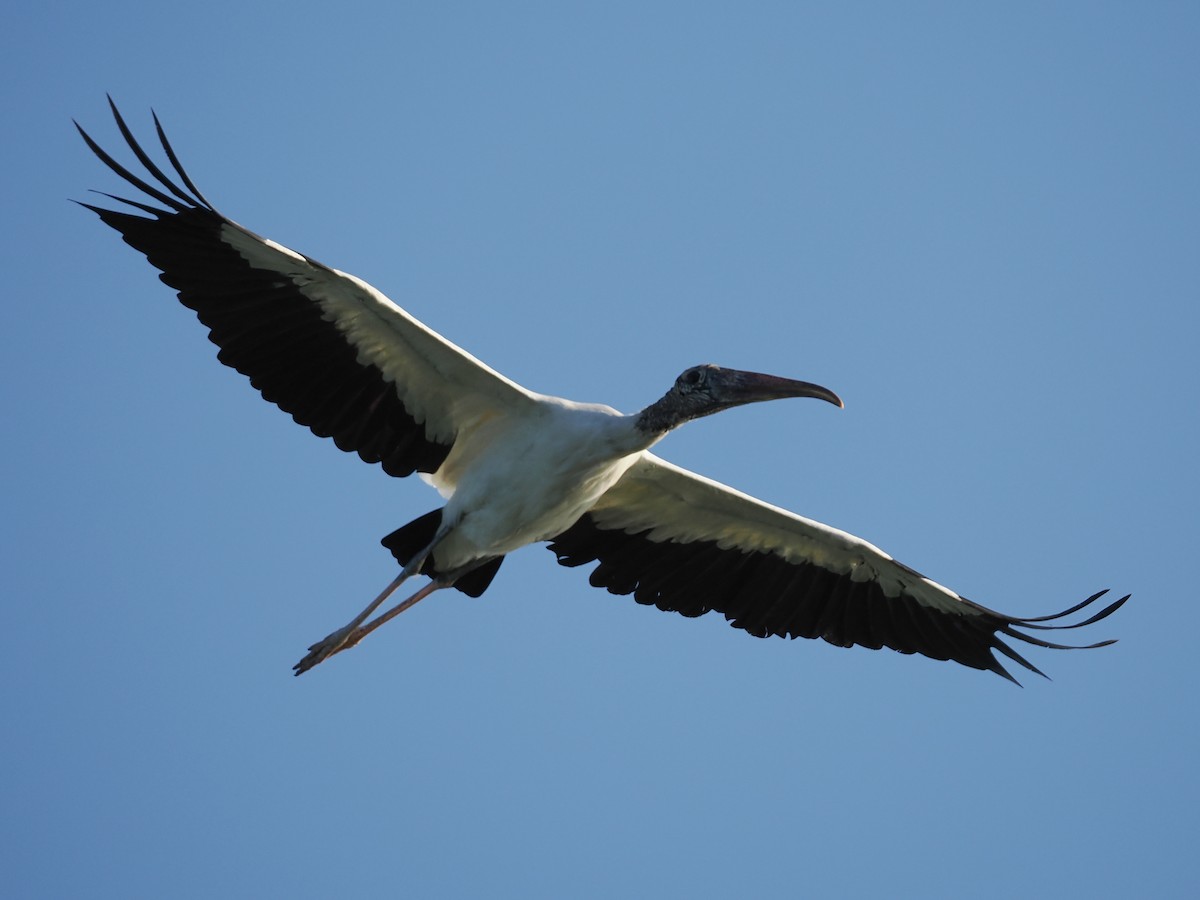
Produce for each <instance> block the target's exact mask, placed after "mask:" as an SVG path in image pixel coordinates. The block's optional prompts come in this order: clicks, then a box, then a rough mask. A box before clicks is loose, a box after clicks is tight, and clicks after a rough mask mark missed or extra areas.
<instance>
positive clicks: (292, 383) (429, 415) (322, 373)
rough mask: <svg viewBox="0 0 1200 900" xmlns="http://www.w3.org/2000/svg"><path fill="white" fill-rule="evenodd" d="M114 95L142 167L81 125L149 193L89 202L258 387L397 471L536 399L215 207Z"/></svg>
mask: <svg viewBox="0 0 1200 900" xmlns="http://www.w3.org/2000/svg"><path fill="white" fill-rule="evenodd" d="M109 103H110V105H111V106H112V111H113V116H114V117H115V118H116V121H117V127H118V128H119V129H120V131H121V134H122V136H123V137H124V138H125V141H126V143H127V144H128V145H129V148H130V149H131V150H132V151H133V154H134V156H136V157H137V160H138V161H139V163H141V165H142V166H143V167H144V169H145V173H146V179H143V178H141V177H138V176H137V175H135V174H133V173H132V172H130V171H129V170H128V169H126V168H125V167H123V166H122V165H121V164H120V163H118V162H116V161H115V160H114V159H113V158H112V157H111V156H109V155H108V154H107V153H106V152H105V151H104V150H102V149H101V148H100V146H99V145H98V144H97V143H96V142H95V141H93V140H92V139H91V137H89V136H88V135H87V133H86V132H84V130H83V129H82V128H79V126H78V124H76V127H77V128H79V133H80V134H81V135H82V136H83V139H84V140H85V141H86V142H87V145H88V146H89V147H90V148H91V149H92V150H93V152H95V154H96V155H97V156H98V157H99V158H100V159H101V160H102V161H103V162H104V163H105V164H106V165H107V166H108V167H109V168H110V169H112V170H113V171H114V172H116V173H117V174H118V175H120V176H121V177H122V178H124V179H125V180H126V181H127V182H129V183H130V184H131V185H133V186H134V187H135V188H137V189H138V190H140V191H141V192H142V193H143V194H144V195H145V196H144V197H143V198H142V199H141V200H128V199H125V198H123V197H115V196H113V195H111V194H105V196H107V197H109V198H110V199H112V200H116V201H118V202H121V203H124V204H126V205H127V206H130V207H133V208H134V209H136V210H139V211H140V212H142V213H145V214H146V215H135V214H133V213H131V212H128V211H124V210H114V209H105V208H101V207H97V206H92V205H91V204H83V205H84V206H86V207H87V208H88V209H91V210H93V211H94V212H96V213H97V214H99V216H100V218H101V219H103V220H104V222H106V223H107V224H108V225H111V226H112V227H113V228H115V229H116V230H117V231H119V232H120V233H121V235H122V236H123V237H124V239H125V241H126V243H128V244H130V245H131V246H133V247H135V248H136V249H138V250H140V251H141V252H142V253H144V254H146V258H147V259H149V261H150V263H151V264H152V265H154V266H155V267H156V268H158V269H160V270H161V271H162V275H161V276H160V278H161V279H162V281H164V282H165V283H167V284H168V285H170V286H171V287H173V288H175V289H176V290H177V291H178V292H179V299H180V300H181V301H182V302H183V303H184V305H185V306H188V307H190V308H191V309H193V310H195V311H196V315H197V316H198V318H199V319H200V321H201V322H203V323H204V324H205V325H206V326H207V327H208V328H209V337H210V339H211V340H212V341H213V343H215V344H216V345H217V346H218V347H220V348H221V350H220V353H218V359H220V360H221V362H223V363H225V364H226V365H228V366H232V367H233V368H235V369H237V370H238V371H239V372H241V373H243V374H244V375H247V376H249V378H250V382H251V384H252V385H253V386H254V387H255V388H257V389H258V390H259V391H260V392H261V393H262V395H263V397H264V398H265V399H267V400H269V401H271V402H272V403H275V404H277V405H278V406H279V407H280V409H283V410H284V411H286V412H289V413H291V414H292V417H293V418H294V419H295V420H296V421H297V422H299V423H300V424H302V425H306V426H308V427H309V428H311V429H312V430H313V432H314V433H316V434H317V435H319V436H321V437H331V438H333V440H334V442H335V443H336V444H337V446H338V447H340V448H341V449H343V450H347V451H356V452H357V453H358V454H359V455H360V456H361V457H362V458H363V459H364V460H366V461H367V462H378V463H381V464H382V465H383V468H384V470H385V471H386V472H388V474H390V475H397V476H403V475H409V474H411V473H412V472H413V471H421V472H434V471H436V470H437V469H438V467H439V466H440V465H441V464H442V462H443V461H444V460H445V458H446V456H447V455H448V453H449V452H450V448H451V447H452V446H453V444H454V440H455V437H456V436H457V435H458V433H459V432H460V431H461V430H463V429H464V428H466V427H469V425H470V424H471V423H473V422H475V421H478V420H479V419H480V418H481V417H483V416H486V415H495V414H504V413H505V412H519V411H520V410H522V409H527V408H529V406H530V405H532V404H535V403H536V399H535V398H536V395H534V394H532V393H531V392H529V391H527V390H525V389H524V388H522V387H521V386H520V385H518V384H516V383H514V382H512V381H510V380H508V379H507V378H505V377H504V376H502V375H500V374H499V373H497V372H495V371H493V370H492V369H490V368H488V367H487V366H486V365H484V364H483V363H481V362H480V361H479V360H477V359H475V358H474V357H473V356H471V355H470V354H469V353H467V352H466V351H464V350H462V349H460V348H458V347H456V346H455V345H454V344H452V343H450V342H449V341H447V340H446V339H445V338H443V337H442V336H440V335H439V334H437V333H435V332H434V331H432V330H430V329H429V328H426V327H425V326H424V325H422V324H421V323H420V322H418V321H417V320H416V319H414V318H413V317H412V316H410V315H409V314H408V313H406V312H405V311H404V310H402V309H401V308H400V307H399V306H397V305H396V304H395V303H393V302H392V301H391V300H389V299H388V298H387V297H385V296H384V295H383V294H381V293H380V292H379V291H377V290H376V289H375V288H373V287H371V285H369V284H367V283H366V282H365V281H362V280H361V279H359V278H356V277H354V276H353V275H347V274H346V273H344V272H339V271H337V270H336V269H331V268H329V267H328V266H325V265H322V264H321V263H319V262H317V261H316V260H314V259H311V258H309V257H307V256H304V255H302V254H300V253H296V252H295V251H293V250H289V249H288V248H287V247H284V246H282V245H280V244H277V243H275V242H274V241H270V240H267V239H266V238H263V237H260V236H259V235H257V234H254V233H253V232H252V231H249V230H247V229H245V228H243V227H242V226H240V225H238V224H236V223H235V222H233V221H231V220H229V219H227V218H226V217H225V216H223V215H222V214H221V213H219V212H217V210H216V209H215V208H214V207H213V205H212V204H211V203H209V202H208V200H206V199H205V197H204V195H203V194H201V193H200V191H199V190H197V189H196V187H195V185H194V184H193V183H192V180H191V179H190V178H189V177H188V175H187V173H186V172H185V171H184V169H183V167H182V166H181V165H180V164H179V160H178V158H177V157H176V155H175V152H174V150H173V149H172V148H171V145H170V143H169V142H168V141H167V138H166V135H165V134H164V133H163V130H162V126H161V125H160V124H159V122H158V118H157V116H156V117H155V119H154V124H155V128H156V129H157V131H158V137H159V140H160V142H161V143H162V146H163V150H164V152H165V153H166V156H167V159H168V160H169V162H170V164H171V166H172V168H173V169H174V171H175V173H176V175H178V179H179V180H178V182H176V181H174V180H172V178H170V177H168V176H167V175H166V174H165V173H164V172H163V171H162V169H160V168H159V167H158V165H156V164H155V163H154V161H153V160H152V159H151V158H150V156H149V155H148V154H147V153H146V152H145V151H144V150H143V149H142V147H141V146H140V145H139V144H138V143H137V141H136V140H135V139H134V137H133V135H132V133H131V132H130V130H129V128H128V127H127V126H126V124H125V122H124V120H123V119H122V118H121V115H120V113H119V112H118V111H117V108H116V106H115V105H114V104H112V100H111V99H110V100H109ZM155 182H157V184H155ZM145 200H153V201H157V203H159V204H161V207H159V206H154V205H151V204H149V203H147V202H144V201H145Z"/></svg>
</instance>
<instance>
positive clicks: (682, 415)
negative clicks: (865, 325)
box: [638, 364, 844, 434]
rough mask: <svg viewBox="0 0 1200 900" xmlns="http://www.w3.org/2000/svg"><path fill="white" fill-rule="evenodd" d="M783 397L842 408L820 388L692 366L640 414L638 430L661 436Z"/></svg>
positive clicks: (709, 365)
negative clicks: (694, 422)
mask: <svg viewBox="0 0 1200 900" xmlns="http://www.w3.org/2000/svg"><path fill="white" fill-rule="evenodd" d="M785 397H816V398H817V399H819V400H825V401H827V402H829V403H832V404H833V405H834V406H837V407H842V406H843V405H844V404H843V403H842V401H841V398H840V397H838V395H837V394H835V393H834V392H833V391H831V390H829V388H823V387H821V386H820V385H819V384H810V383H809V382H807V381H793V380H792V379H791V378H779V377H778V376H775V375H760V374H759V373H758V372H743V371H740V370H738V369H722V368H721V367H720V366H714V365H711V364H706V365H702V366H692V368H690V369H687V370H686V371H684V372H683V374H681V375H680V376H679V377H678V378H676V379H675V384H674V385H672V386H671V389H670V390H669V391H667V393H666V394H665V395H663V397H662V398H661V399H660V400H658V401H656V402H655V403H652V404H651V405H650V406H647V407H646V408H645V409H644V410H642V412H641V415H640V416H639V417H638V427H639V428H641V429H642V430H644V431H649V432H653V433H659V434H662V433H665V432H668V431H670V430H671V429H672V428H676V427H678V426H680V425H682V424H683V423H684V422H690V421H691V420H692V419H699V418H700V417H701V416H710V415H712V414H713V413H716V412H720V411H721V410H723V409H730V408H732V407H734V406H743V405H744V404H747V403H760V402H762V401H764V400H781V399H783V398H785Z"/></svg>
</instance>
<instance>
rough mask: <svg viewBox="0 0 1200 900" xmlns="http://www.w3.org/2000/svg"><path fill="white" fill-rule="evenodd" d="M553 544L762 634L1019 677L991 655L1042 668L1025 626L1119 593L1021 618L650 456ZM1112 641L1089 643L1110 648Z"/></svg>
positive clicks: (637, 588)
mask: <svg viewBox="0 0 1200 900" xmlns="http://www.w3.org/2000/svg"><path fill="white" fill-rule="evenodd" d="M550 549H551V550H552V551H554V553H555V554H556V555H557V556H558V561H559V563H561V564H562V565H565V566H579V565H584V564H587V563H590V562H593V561H596V560H598V561H599V562H600V565H599V566H597V567H596V568H595V570H594V571H593V572H592V574H591V578H590V580H591V583H592V585H594V586H595V587H603V588H607V589H608V590H609V592H611V593H614V594H633V595H634V599H636V600H637V602H638V603H644V604H647V605H651V604H652V605H654V606H657V607H658V608H659V609H662V610H666V611H669V612H678V613H682V614H683V615H685V616H700V615H703V614H704V613H706V612H709V611H710V610H716V611H717V612H720V613H722V614H724V616H725V618H726V619H728V620H729V621H730V622H731V623H732V624H733V625H734V627H736V628H742V629H745V630H746V631H748V632H750V633H751V634H753V635H755V636H757V637H767V636H768V635H778V636H780V637H783V636H786V637H791V638H796V637H806V638H824V639H825V640H826V641H828V642H829V643H831V644H836V645H837V646H840V647H851V646H854V645H855V644H857V645H859V646H863V647H870V648H872V649H879V648H880V647H891V648H892V649H893V650H898V651H900V652H901V653H920V654H923V655H925V656H929V657H932V658H933V659H949V660H954V661H955V662H959V663H962V664H963V665H965V666H970V667H972V668H975V669H987V670H990V671H992V672H996V673H997V674H999V675H1002V676H1004V677H1005V678H1007V679H1009V680H1010V681H1016V679H1014V678H1013V677H1012V676H1011V675H1010V674H1009V673H1008V672H1007V671H1006V670H1005V668H1004V666H1003V665H1001V663H1000V661H999V660H998V659H997V658H996V657H995V655H994V654H993V652H992V651H993V650H998V651H999V652H1000V653H1001V654H1003V655H1004V656H1007V657H1008V658H1009V659H1011V660H1013V661H1015V662H1017V663H1020V664H1021V665H1022V666H1024V667H1025V668H1026V669H1029V670H1030V671H1032V672H1036V673H1037V674H1039V675H1042V674H1043V673H1042V672H1041V671H1040V670H1039V669H1038V668H1037V667H1035V666H1034V665H1033V664H1032V663H1030V662H1029V661H1028V660H1026V659H1025V658H1024V657H1022V656H1021V655H1020V654H1019V653H1017V652H1016V651H1015V650H1013V649H1012V647H1010V646H1009V645H1008V644H1006V643H1005V642H1004V640H1003V639H1002V636H1003V637H1008V638H1014V639H1016V640H1019V641H1024V642H1025V643H1028V644H1035V645H1037V646H1039V647H1051V648H1054V649H1083V648H1076V647H1067V646H1064V645H1062V644H1054V643H1051V642H1049V641H1045V640H1042V639H1041V638H1038V637H1035V636H1033V635H1029V634H1024V633H1022V632H1021V631H1018V630H1017V629H1018V628H1025V629H1035V630H1053V629H1060V628H1078V627H1081V626H1083V625H1089V624H1091V623H1092V622H1096V621H1098V620H1100V619H1103V618H1105V617H1106V616H1108V615H1110V614H1111V613H1113V612H1115V611H1116V610H1117V609H1118V608H1119V607H1120V606H1121V605H1122V604H1123V603H1124V602H1125V601H1126V600H1127V599H1129V598H1128V596H1125V597H1122V598H1121V599H1120V600H1117V601H1116V602H1114V603H1111V604H1109V605H1108V606H1107V607H1105V608H1104V609H1103V610H1101V611H1100V612H1098V613H1096V614H1095V615H1093V616H1091V617H1090V618H1088V619H1086V620H1085V621H1082V622H1077V623H1075V624H1072V625H1048V624H1045V623H1047V622H1051V621H1054V620H1056V619H1060V618H1062V617H1063V616H1067V615H1070V614H1072V613H1076V612H1079V611H1080V610H1082V609H1084V608H1085V607H1087V606H1089V605H1090V604H1092V603H1094V602H1095V601H1096V600H1098V599H1099V598H1100V597H1102V596H1103V595H1104V594H1105V593H1107V591H1101V592H1100V593H1098V594H1094V595H1093V596H1091V597H1089V598H1088V599H1087V600H1085V601H1084V602H1082V603H1080V604H1078V605H1077V606H1074V607H1072V608H1071V609H1068V610H1065V611H1064V612H1061V613H1058V614H1056V615H1051V616H1042V617H1040V618H1032V619H1021V618H1016V617H1014V616H1008V615H1004V614H1003V613H998V612H995V611H994V610H990V609H987V608H986V607H983V606H980V605H979V604H977V603H972V602H971V601H970V600H967V599H965V598H963V597H960V596H959V595H958V594H956V593H954V592H953V591H951V590H949V589H947V588H944V587H942V586H941V585H940V584H937V583H936V582H933V581H930V580H929V579H928V578H925V577H924V576H923V575H921V574H919V573H918V572H915V571H913V570H912V569H910V568H908V566H905V565H903V564H901V563H898V562H896V560H894V559H892V558H891V557H890V556H888V555H887V554H886V553H884V552H883V551H882V550H880V549H879V548H877V547H874V546H872V545H871V544H868V543H867V542H866V541H863V540H860V539H859V538H856V537H854V536H853V535H850V534H846V533H845V532H842V531H838V530H837V529H834V528H829V527H828V526H825V525H822V524H821V523H819V522H814V521H812V520H811V519H805V518H803V517H801V516H797V515H795V514H793V513H790V512H787V511H786V510H783V509H779V508H777V507H774V506H771V505H769V504H767V503H763V502H762V501H761V500H756V499H755V498H753V497H750V496H747V495H746V494H743V493H740V492H738V491H735V490H734V489H733V488H730V487H726V486H725V485H723V484H720V483H719V482H716V481H711V480H709V479H707V478H703V477H701V476H700V475H696V474H695V473H693V472H689V471H688V470H686V469H681V468H679V467H678V466H673V465H671V464H670V463H667V462H665V461H664V460H661V459H659V458H658V457H656V456H654V455H653V454H651V453H645V454H643V456H642V458H641V459H640V460H639V461H638V462H637V463H635V464H634V465H633V466H632V467H631V468H630V469H629V471H627V472H626V473H625V475H624V476H623V477H622V478H621V480H620V481H619V482H617V484H616V485H614V486H613V487H612V488H611V489H610V490H609V491H608V493H606V494H605V495H604V496H603V497H602V498H601V499H600V501H599V502H598V503H597V504H596V505H595V506H594V507H593V508H592V509H591V510H590V511H589V512H588V513H587V514H586V515H584V517H583V518H582V519H580V520H579V521H578V522H577V523H576V524H575V525H573V526H572V527H571V528H569V529H568V530H567V531H565V532H563V533H562V534H560V535H558V536H557V537H556V538H554V540H553V542H552V543H551V544H550ZM1110 643H1113V642H1112V641H1101V642H1099V643H1096V644H1090V645H1088V646H1089V647H1102V646H1104V645H1105V644H1110Z"/></svg>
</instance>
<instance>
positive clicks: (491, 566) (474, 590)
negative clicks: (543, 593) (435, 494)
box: [380, 509, 504, 597]
mask: <svg viewBox="0 0 1200 900" xmlns="http://www.w3.org/2000/svg"><path fill="white" fill-rule="evenodd" d="M441 524H442V511H441V510H440V509H435V510H434V511H433V512H429V513H426V514H425V515H423V516H421V517H420V518H417V519H413V520H412V521H411V522H409V523H408V524H407V525H402V526H400V527H399V528H397V529H396V530H395V531H393V532H392V533H391V534H389V535H388V536H387V537H385V538H384V539H383V540H382V541H380V543H381V544H383V546H385V547H387V549H388V550H390V551H391V554H392V556H394V557H395V558H396V561H397V562H398V563H400V565H402V566H407V565H408V564H409V562H411V561H412V560H413V558H415V557H416V555H417V554H418V553H420V552H421V551H422V550H424V549H425V548H426V547H428V546H429V544H430V543H431V542H432V541H433V539H434V536H435V535H436V534H437V531H438V528H440V527H441ZM502 562H504V557H503V556H497V557H496V558H495V559H489V560H487V561H486V562H484V563H482V564H481V565H479V566H477V567H476V568H474V569H470V570H468V571H466V572H463V573H462V574H461V575H459V576H458V577H457V578H456V579H455V580H454V588H455V590H459V591H462V592H463V593H464V594H466V595H467V596H468V597H478V596H480V595H481V594H482V593H483V592H484V591H486V590H487V589H488V585H490V584H491V583H492V579H493V578H495V577H496V573H497V572H499V571H500V563H502ZM421 574H422V575H428V576H429V577H430V578H437V577H438V576H439V575H442V574H446V573H442V572H439V571H438V569H437V565H436V564H435V563H434V561H433V554H430V555H429V557H428V558H427V559H426V560H425V562H424V563H423V564H422V565H421Z"/></svg>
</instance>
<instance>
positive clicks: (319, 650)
mask: <svg viewBox="0 0 1200 900" xmlns="http://www.w3.org/2000/svg"><path fill="white" fill-rule="evenodd" d="M441 537H442V535H441V534H440V533H439V534H438V535H437V536H436V537H434V539H433V540H432V541H430V542H429V546H427V547H426V548H425V549H424V550H422V551H421V552H420V553H418V554H417V555H416V556H414V557H413V558H412V559H410V560H409V561H408V565H406V566H405V567H404V568H403V569H402V570H401V571H400V574H399V575H397V576H396V577H395V578H393V579H392V582H391V584H389V585H388V586H387V587H385V588H384V589H383V590H382V591H381V592H380V594H379V596H378V597H376V598H375V599H374V600H372V601H371V602H370V603H369V604H368V605H367V608H366V609H364V610H363V611H362V612H360V613H359V614H358V615H357V616H355V617H354V618H353V619H351V620H350V621H349V622H347V623H346V624H345V625H343V626H342V627H341V628H339V629H338V630H337V631H334V632H332V633H330V634H327V635H325V637H323V638H321V640H319V641H317V642H316V643H315V644H313V645H312V646H311V647H309V648H308V651H309V652H308V654H307V655H306V656H305V657H304V659H302V660H300V662H298V663H296V665H294V666H292V668H293V669H294V670H295V674H297V675H303V674H304V673H305V672H307V671H308V670H309V669H311V668H312V667H313V666H315V665H317V664H318V663H320V662H322V661H324V660H326V659H328V658H329V657H331V656H333V654H335V653H337V652H338V651H339V650H344V649H346V648H347V647H353V646H354V645H355V644H357V643H358V642H359V641H360V640H362V638H363V636H364V635H365V634H366V632H364V635H359V636H358V637H357V638H355V639H354V640H353V641H350V638H351V636H352V635H354V634H355V633H356V632H357V630H358V628H359V626H360V625H362V623H363V622H365V621H366V620H367V617H368V616H369V615H371V613H373V612H375V610H377V609H379V607H380V605H381V604H382V603H383V601H384V600H386V599H387V598H388V597H390V596H391V595H392V592H393V591H395V590H396V588H398V587H400V585H402V584H403V583H404V582H405V581H406V580H408V578H409V577H411V576H412V575H416V574H417V573H418V572H419V571H420V570H421V566H422V565H424V563H425V559H426V557H428V556H429V554H430V553H431V552H433V548H434V546H435V545H436V544H437V542H438V541H439V540H441ZM431 584H437V582H436V581H435V582H431ZM426 587H428V585H427V586H426ZM424 590H425V589H424V588H422V590H421V591H417V594H414V595H413V597H410V598H409V599H408V600H406V601H404V603H402V604H400V605H401V606H403V607H404V608H405V609H407V608H408V607H409V606H412V605H413V604H414V603H416V602H417V600H420V599H421V597H425V596H428V592H427V591H426V592H425V593H422V591H424ZM417 595H420V596H417ZM414 598H415V599H414ZM389 618H390V615H389ZM382 624H383V623H382V622H380V623H379V625H382ZM377 627H378V625H376V626H374V627H373V628H372V629H371V630H374V628H377Z"/></svg>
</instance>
